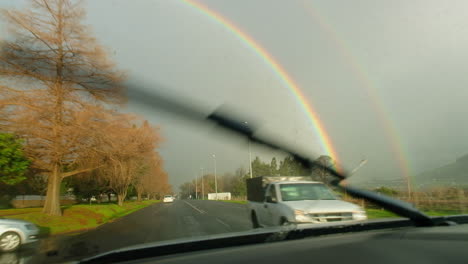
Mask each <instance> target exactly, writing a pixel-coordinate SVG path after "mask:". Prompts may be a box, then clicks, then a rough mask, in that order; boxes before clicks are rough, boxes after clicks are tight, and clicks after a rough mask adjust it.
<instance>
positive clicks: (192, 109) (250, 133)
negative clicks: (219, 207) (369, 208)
mask: <svg viewBox="0 0 468 264" xmlns="http://www.w3.org/2000/svg"><path fill="white" fill-rule="evenodd" d="M158 86H159V87H158ZM142 87H145V85H143V83H138V84H137V83H133V84H132V83H129V97H130V98H131V99H134V100H137V101H139V102H140V103H144V104H146V105H147V106H149V107H151V108H157V109H159V110H163V111H166V112H169V113H172V114H175V115H178V116H179V117H182V118H185V119H189V120H192V121H196V122H206V121H211V122H215V123H216V124H217V125H218V126H220V127H222V128H223V129H225V130H227V131H230V132H232V133H234V134H237V135H239V136H243V137H247V138H248V139H249V140H250V141H251V142H254V143H257V144H259V145H263V146H267V147H269V148H271V149H274V150H280V151H283V152H285V153H287V154H289V155H291V156H292V157H293V158H294V159H296V160H297V161H299V162H300V163H301V164H302V166H304V167H305V168H307V169H311V168H314V167H315V168H320V169H323V170H324V171H326V172H328V173H329V174H330V175H333V176H335V177H336V178H338V179H339V180H337V181H336V182H335V183H334V185H336V186H337V187H339V188H341V189H343V190H345V191H346V192H347V193H348V194H350V195H351V196H353V197H356V198H361V199H365V200H367V201H370V202H372V203H375V204H377V205H379V206H381V207H383V208H384V209H386V210H388V211H390V212H393V213H395V214H398V215H400V216H404V217H407V218H409V219H411V220H412V221H413V222H414V224H415V225H417V226H432V225H434V221H432V220H431V218H429V217H428V216H427V215H425V214H424V213H422V212H420V211H418V210H417V209H416V208H414V207H411V206H409V205H408V204H406V203H404V202H402V201H399V200H396V199H394V198H391V197H388V196H385V195H380V194H376V193H374V192H371V191H366V190H361V189H357V188H353V187H350V186H346V185H344V184H340V181H342V180H344V179H346V178H347V174H346V173H345V172H338V171H336V170H335V169H333V168H330V167H328V166H324V165H322V164H321V163H318V162H315V161H314V159H312V158H310V157H308V156H306V155H303V154H301V153H299V152H298V151H296V150H294V149H291V148H290V147H287V146H286V145H284V144H281V143H279V142H275V141H273V140H270V139H266V138H263V137H260V136H256V135H255V129H254V128H255V124H253V123H252V122H249V123H248V125H247V124H246V122H245V120H247V119H245V118H239V117H234V116H233V115H232V114H228V113H224V112H222V111H219V110H216V111H214V112H212V113H211V114H209V115H206V114H204V113H205V112H206V111H203V110H202V109H203V108H202V107H201V106H200V105H196V104H195V103H193V100H185V103H184V100H181V99H180V97H178V99H175V97H171V96H168V95H167V94H163V93H161V92H157V91H155V90H154V88H164V87H163V86H161V85H146V87H147V88H150V87H151V88H153V89H151V92H149V91H148V89H142ZM164 90H169V89H164ZM188 102H191V103H190V104H188ZM205 110H206V109H205Z"/></svg>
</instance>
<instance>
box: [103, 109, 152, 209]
mask: <svg viewBox="0 0 468 264" xmlns="http://www.w3.org/2000/svg"><path fill="white" fill-rule="evenodd" d="M101 114H102V115H103V119H104V120H107V122H108V123H105V124H103V126H104V127H103V128H102V129H99V128H98V129H96V131H98V132H99V133H100V135H99V136H96V138H99V141H98V142H97V143H96V146H95V151H96V153H99V157H101V159H102V162H101V164H102V165H101V166H99V168H98V169H97V170H98V172H99V175H100V177H101V178H102V179H103V180H105V182H107V183H108V184H109V187H110V188H111V189H112V190H113V191H114V192H115V193H116V194H117V201H118V204H119V205H122V204H123V201H124V200H125V198H126V196H127V192H128V189H129V187H130V186H131V185H132V184H134V183H136V181H137V179H138V177H139V176H141V174H142V172H144V171H145V170H146V167H147V166H148V163H147V161H148V159H149V158H150V157H151V155H154V149H155V148H156V147H157V144H158V143H159V141H160V138H159V135H158V133H157V132H156V130H155V129H153V128H152V127H151V126H150V125H149V124H148V122H146V121H144V122H141V121H139V120H138V119H136V117H134V116H132V115H128V114H125V115H124V114H119V113H116V112H113V111H112V112H111V111H109V112H101ZM138 123H142V124H141V125H140V126H138Z"/></svg>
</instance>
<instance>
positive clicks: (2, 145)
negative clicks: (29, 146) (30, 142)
mask: <svg viewBox="0 0 468 264" xmlns="http://www.w3.org/2000/svg"><path fill="white" fill-rule="evenodd" d="M29 164H30V161H29V160H28V159H27V158H26V157H25V155H24V153H23V146H22V141H21V140H19V139H17V138H15V136H14V135H12V134H6V133H0V182H2V183H5V184H7V185H14V184H17V183H20V182H22V181H24V180H25V179H26V176H25V173H26V171H27V169H28V166H29Z"/></svg>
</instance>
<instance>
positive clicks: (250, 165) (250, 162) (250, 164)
mask: <svg viewBox="0 0 468 264" xmlns="http://www.w3.org/2000/svg"><path fill="white" fill-rule="evenodd" d="M249 168H250V169H249V170H250V178H251V179H252V177H253V172H252V152H251V151H250V138H249Z"/></svg>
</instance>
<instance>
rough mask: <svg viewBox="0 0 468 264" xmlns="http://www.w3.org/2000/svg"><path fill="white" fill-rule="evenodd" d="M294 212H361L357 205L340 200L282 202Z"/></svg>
mask: <svg viewBox="0 0 468 264" xmlns="http://www.w3.org/2000/svg"><path fill="white" fill-rule="evenodd" d="M284 203H285V204H286V205H288V206H290V207H291V208H293V209H295V210H301V211H304V212H306V213H325V212H353V211H360V210H362V209H361V207H359V206H358V205H355V204H352V203H348V202H345V201H341V200H302V201H289V202H284Z"/></svg>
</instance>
